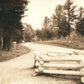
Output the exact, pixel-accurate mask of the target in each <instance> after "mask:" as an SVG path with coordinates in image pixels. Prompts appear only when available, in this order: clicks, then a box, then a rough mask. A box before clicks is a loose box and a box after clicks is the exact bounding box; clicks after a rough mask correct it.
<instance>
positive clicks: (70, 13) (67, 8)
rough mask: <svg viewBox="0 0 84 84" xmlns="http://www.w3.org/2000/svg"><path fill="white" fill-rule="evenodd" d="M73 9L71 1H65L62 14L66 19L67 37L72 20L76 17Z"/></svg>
mask: <svg viewBox="0 0 84 84" xmlns="http://www.w3.org/2000/svg"><path fill="white" fill-rule="evenodd" d="M75 8H76V6H75V5H73V2H72V1H71V0H67V1H66V3H65V4H64V13H65V15H66V17H67V26H68V35H69V37H70V32H71V26H72V25H73V22H74V20H75V19H76V18H77V15H76V14H75Z"/></svg>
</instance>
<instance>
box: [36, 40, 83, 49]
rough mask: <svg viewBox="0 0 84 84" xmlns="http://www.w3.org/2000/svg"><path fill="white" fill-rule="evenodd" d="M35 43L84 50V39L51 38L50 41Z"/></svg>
mask: <svg viewBox="0 0 84 84" xmlns="http://www.w3.org/2000/svg"><path fill="white" fill-rule="evenodd" d="M35 43H38V44H44V45H51V46H60V47H66V48H73V49H80V50H84V41H80V40H79V41H78V40H75V41H74V40H72V41H68V40H51V41H38V42H35Z"/></svg>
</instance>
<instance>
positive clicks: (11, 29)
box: [0, 0, 28, 50]
mask: <svg viewBox="0 0 84 84" xmlns="http://www.w3.org/2000/svg"><path fill="white" fill-rule="evenodd" d="M27 3H28V1H27V0H0V30H2V31H3V32H2V34H1V36H0V39H2V38H3V43H2V44H3V49H6V50H9V49H10V48H11V42H12V41H13V37H14V35H15V34H14V33H15V32H17V30H22V28H23V26H22V23H21V18H22V16H23V14H24V11H25V7H26V5H27ZM0 33H1V32H0Z"/></svg>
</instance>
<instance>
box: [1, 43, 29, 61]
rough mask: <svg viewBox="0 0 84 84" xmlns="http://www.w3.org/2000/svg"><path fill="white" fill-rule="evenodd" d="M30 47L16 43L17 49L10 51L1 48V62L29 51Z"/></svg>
mask: <svg viewBox="0 0 84 84" xmlns="http://www.w3.org/2000/svg"><path fill="white" fill-rule="evenodd" d="M29 52H30V49H28V48H26V47H25V46H22V45H21V44H16V49H12V50H10V51H2V50H0V62H3V61H7V60H10V59H13V58H16V57H19V56H21V55H24V54H26V53H29Z"/></svg>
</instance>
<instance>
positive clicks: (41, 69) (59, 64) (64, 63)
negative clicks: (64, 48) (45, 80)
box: [34, 51, 84, 83]
mask: <svg viewBox="0 0 84 84" xmlns="http://www.w3.org/2000/svg"><path fill="white" fill-rule="evenodd" d="M34 60H35V63H34V66H35V72H36V73H47V74H61V75H75V76H81V82H83V83H84V57H83V55H82V56H81V55H80V56H79V55H76V54H73V53H71V52H70V53H66V52H64V53H63V52H62V53H61V52H51V51H49V52H47V53H34Z"/></svg>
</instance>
